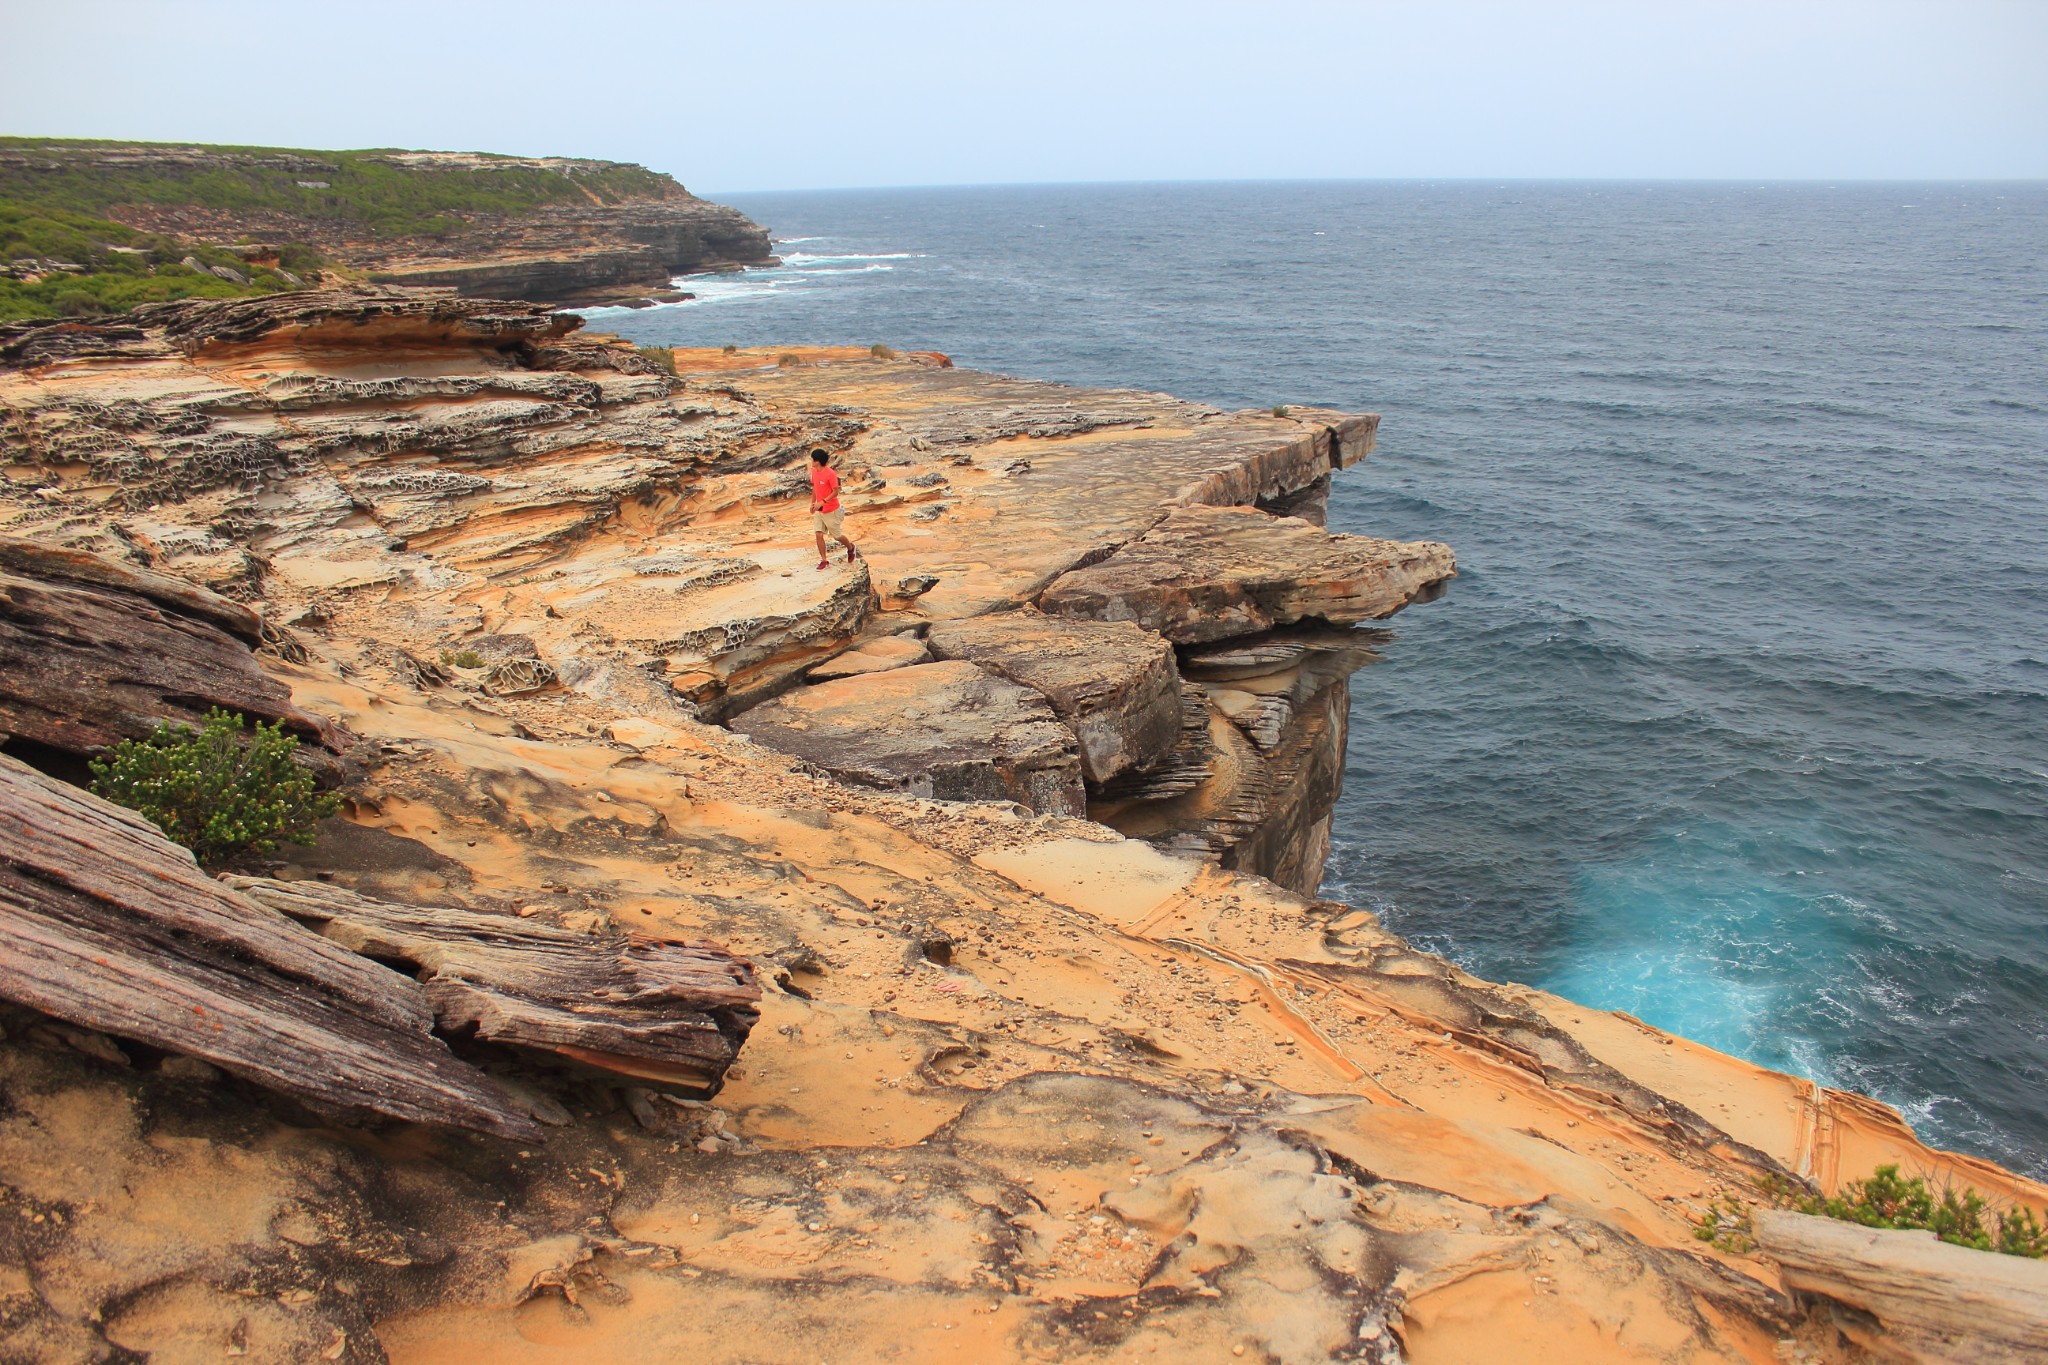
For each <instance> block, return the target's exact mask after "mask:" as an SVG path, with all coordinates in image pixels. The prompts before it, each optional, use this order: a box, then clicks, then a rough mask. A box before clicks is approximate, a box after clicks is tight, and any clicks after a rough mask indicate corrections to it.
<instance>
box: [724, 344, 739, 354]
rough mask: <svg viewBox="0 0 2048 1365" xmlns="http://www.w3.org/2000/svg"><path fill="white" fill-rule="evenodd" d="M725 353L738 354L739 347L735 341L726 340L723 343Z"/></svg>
mask: <svg viewBox="0 0 2048 1365" xmlns="http://www.w3.org/2000/svg"><path fill="white" fill-rule="evenodd" d="M725 353H726V354H727V355H738V354H739V353H740V348H739V347H738V346H737V345H736V344H735V343H733V342H730V341H728V342H726V343H725Z"/></svg>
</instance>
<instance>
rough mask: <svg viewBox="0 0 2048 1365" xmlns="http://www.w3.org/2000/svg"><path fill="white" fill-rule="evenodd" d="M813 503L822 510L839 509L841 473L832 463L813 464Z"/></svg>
mask: <svg viewBox="0 0 2048 1365" xmlns="http://www.w3.org/2000/svg"><path fill="white" fill-rule="evenodd" d="M811 505H812V506H813V507H815V508H817V509H818V510H819V511H820V512H837V511H838V510H839V474H838V472H837V471H836V470H834V469H833V468H832V467H831V466H830V465H822V464H814V465H812V466H811Z"/></svg>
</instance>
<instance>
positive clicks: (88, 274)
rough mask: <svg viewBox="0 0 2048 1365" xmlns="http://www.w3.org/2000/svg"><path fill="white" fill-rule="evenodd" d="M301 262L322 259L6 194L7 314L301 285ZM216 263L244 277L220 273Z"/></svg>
mask: <svg viewBox="0 0 2048 1365" xmlns="http://www.w3.org/2000/svg"><path fill="white" fill-rule="evenodd" d="M187 262H192V263H196V265H197V266H198V268H197V269H194V268H193V265H190V264H187ZM293 266H297V267H298V269H299V270H305V271H310V270H315V269H318V268H319V266H320V260H319V258H318V257H317V256H315V255H314V254H312V253H311V252H308V251H305V250H303V249H294V248H287V249H285V250H284V251H282V252H281V253H280V254H279V256H278V258H277V261H276V264H275V265H256V264H252V263H251V262H249V261H248V260H246V259H244V258H243V257H242V256H240V255H238V254H237V253H235V252H233V251H230V250H228V249H226V248H224V247H216V246H198V245H194V244H192V243H189V242H181V241H179V240H178V239H176V238H174V237H169V236H165V235H163V234H161V233H151V232H138V231H136V230H135V229H134V228H131V227H125V226H123V225H122V224H120V223H110V222H106V221H104V220H102V219H97V218H88V217H85V216H84V215H82V214H75V213H63V212H47V213H40V212H35V211H32V210H28V209H24V208H23V207H22V206H21V205H19V204H13V203H8V202H5V201H0V322H6V321H14V320H18V319H25V318H59V317H85V316H89V315H91V314H95V313H119V312H125V311H126V310H127V309H130V308H133V307H135V306H136V305H137V304H140V303H160V302H163V301H164V300H166V299H182V298H204V299H228V298H240V297H243V296H245V295H249V294H269V293H274V292H276V291H277V290H280V289H289V288H293V287H295V281H296V280H298V279H300V278H302V277H300V276H297V275H296V273H295V272H294V273H287V272H290V271H291V268H292V267H293ZM215 267H219V268H220V269H223V270H229V271H232V272H234V275H237V276H240V277H241V279H240V281H237V280H236V279H235V278H233V277H232V276H223V275H219V274H216V273H214V268H215ZM279 267H282V269H280V268H279Z"/></svg>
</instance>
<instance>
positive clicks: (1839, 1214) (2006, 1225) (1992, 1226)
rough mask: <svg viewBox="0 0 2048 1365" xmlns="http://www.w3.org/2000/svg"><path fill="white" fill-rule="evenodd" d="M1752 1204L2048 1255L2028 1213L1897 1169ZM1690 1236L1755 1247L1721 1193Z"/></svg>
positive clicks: (1780, 1188) (1736, 1248)
mask: <svg viewBox="0 0 2048 1365" xmlns="http://www.w3.org/2000/svg"><path fill="white" fill-rule="evenodd" d="M1759 1192H1760V1194H1761V1196H1762V1198H1761V1199H1760V1200H1759V1201H1758V1202H1759V1203H1761V1204H1762V1205H1763V1206H1765V1207H1767V1208H1776V1209H1789V1210H1791V1211H1793V1212H1795V1213H1804V1214H1811V1215H1813V1216H1815V1217H1819V1218H1833V1219H1836V1220H1837V1221H1839V1222H1844V1223H1856V1224H1860V1225H1861V1226H1863V1227H1866V1228H1891V1229H1898V1230H1903V1231H1926V1232H1932V1233H1933V1234H1934V1235H1935V1236H1936V1237H1939V1238H1940V1239H1941V1240H1942V1241H1944V1242H1948V1243H1950V1244H1952V1245H1954V1246H1960V1247H1973V1248H1975V1249H1976V1250H1978V1251H1996V1252H2000V1253H2002V1254H2004V1255H2007V1256H2028V1257H2032V1258H2034V1259H2036V1260H2039V1259H2041V1258H2043V1257H2048V1228H2044V1227H2043V1226H2042V1225H2041V1222H2040V1220H2039V1219H2037V1218H2036V1217H2035V1216H2034V1211H2033V1210H2032V1209H2028V1208H2012V1209H1993V1208H1992V1207H1991V1204H1990V1201H1989V1200H1987V1199H1986V1198H1985V1197H1984V1196H1983V1195H1982V1194H1981V1193H1979V1192H1978V1191H1977V1190H1975V1189H1973V1188H1970V1187H1969V1186H1962V1187H1957V1186H1954V1185H1945V1186H1943V1187H1942V1188H1941V1189H1940V1190H1939V1191H1936V1190H1933V1189H1930V1188H1929V1187H1928V1184H1927V1181H1926V1178H1925V1177H1923V1176H1917V1175H1916V1176H1913V1177H1912V1178H1911V1179H1904V1178H1901V1176H1900V1175H1899V1168H1898V1167H1897V1166H1879V1167H1878V1168H1877V1170H1876V1172H1875V1173H1873V1174H1872V1175H1871V1177H1870V1178H1869V1179H1868V1180H1852V1181H1850V1182H1849V1183H1848V1184H1847V1185H1845V1186H1843V1187H1842V1193H1840V1194H1838V1195H1835V1196H1834V1197H1832V1198H1828V1197H1824V1196H1821V1195H1810V1194H1805V1193H1802V1192H1798V1191H1795V1190H1793V1189H1792V1188H1791V1187H1790V1186H1787V1185H1786V1184H1784V1183H1783V1182H1782V1181H1766V1182H1764V1183H1763V1184H1762V1185H1761V1186H1760V1187H1759ZM1693 1236H1695V1237H1697V1238H1699V1240H1701V1241H1702V1242H1711V1243H1713V1244H1714V1245H1715V1246H1717V1247H1720V1248H1721V1249H1722V1250H1723V1251H1731V1252H1737V1253H1747V1252H1750V1251H1753V1250H1755V1249H1756V1243H1755V1239H1754V1238H1753V1236H1752V1235H1751V1231H1750V1206H1749V1205H1747V1204H1745V1203H1744V1202H1743V1201H1742V1200H1740V1199H1737V1198H1735V1197H1734V1196H1733V1195H1724V1196H1722V1198H1721V1199H1720V1200H1719V1201H1718V1202H1716V1203H1715V1204H1714V1205H1713V1206H1712V1207H1710V1208H1709V1209H1708V1210H1707V1211H1706V1213H1705V1214H1703V1215H1701V1217H1700V1219H1699V1220H1698V1222H1697V1223H1695V1224H1694V1226H1693Z"/></svg>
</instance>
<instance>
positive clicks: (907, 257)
mask: <svg viewBox="0 0 2048 1365" xmlns="http://www.w3.org/2000/svg"><path fill="white" fill-rule="evenodd" d="M924 258H925V253H924V252H922V251H848V252H840V253H837V254H833V255H817V256H813V255H811V254H810V253H808V252H803V251H792V252H790V253H789V254H788V255H787V256H784V257H783V258H782V263H783V264H784V265H788V266H795V267H797V268H798V269H802V268H804V267H807V266H814V265H837V264H839V263H840V262H842V261H921V260H923V259H924Z"/></svg>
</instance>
